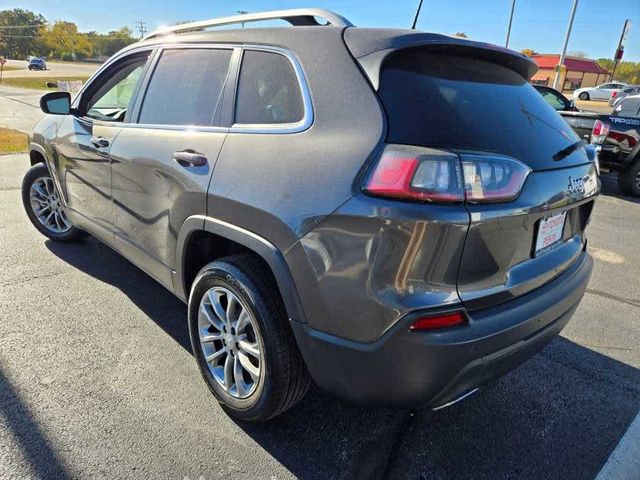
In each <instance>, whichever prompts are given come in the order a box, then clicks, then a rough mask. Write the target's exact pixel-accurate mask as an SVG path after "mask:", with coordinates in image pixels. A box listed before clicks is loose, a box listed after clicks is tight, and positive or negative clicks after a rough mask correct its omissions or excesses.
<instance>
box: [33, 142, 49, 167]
mask: <svg viewBox="0 0 640 480" xmlns="http://www.w3.org/2000/svg"><path fill="white" fill-rule="evenodd" d="M29 161H30V162H31V166H32V167H33V166H34V165H37V164H38V163H44V164H45V165H47V152H46V151H45V149H44V148H43V147H42V145H39V144H37V143H34V142H31V143H30V144H29Z"/></svg>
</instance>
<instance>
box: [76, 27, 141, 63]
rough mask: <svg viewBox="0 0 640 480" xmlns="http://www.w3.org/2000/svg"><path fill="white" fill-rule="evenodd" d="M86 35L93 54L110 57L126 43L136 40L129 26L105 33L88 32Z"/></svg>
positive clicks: (129, 43)
mask: <svg viewBox="0 0 640 480" xmlns="http://www.w3.org/2000/svg"><path fill="white" fill-rule="evenodd" d="M87 37H88V38H89V39H90V41H91V44H92V47H93V48H92V50H93V54H94V55H95V56H97V57H100V56H105V57H110V56H111V55H113V54H114V53H116V52H118V51H119V50H122V49H123V48H124V47H126V46H127V45H131V44H132V43H135V42H136V39H135V38H133V32H132V31H131V29H130V28H129V27H122V28H121V29H120V30H115V31H111V32H109V33H107V34H106V35H105V34H102V33H97V32H89V33H88V34H87Z"/></svg>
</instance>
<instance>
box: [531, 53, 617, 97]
mask: <svg viewBox="0 0 640 480" xmlns="http://www.w3.org/2000/svg"><path fill="white" fill-rule="evenodd" d="M531 58H532V59H533V60H534V61H535V62H536V63H537V64H538V69H539V70H538V72H537V73H536V74H535V75H534V76H533V78H532V79H531V83H534V84H537V85H548V86H550V87H552V86H553V80H554V79H555V76H556V70H555V69H556V65H558V62H559V61H560V55H557V54H547V53H536V54H533V55H531ZM564 65H565V67H566V70H564V71H562V73H561V75H560V85H562V88H559V90H575V89H577V88H583V87H595V86H596V85H600V84H601V83H605V82H608V81H610V80H611V74H610V73H609V72H608V71H607V70H605V69H604V68H602V67H601V66H600V65H598V64H597V63H596V61H595V60H589V59H588V58H577V57H565V58H564Z"/></svg>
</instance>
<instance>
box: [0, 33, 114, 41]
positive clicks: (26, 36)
mask: <svg viewBox="0 0 640 480" xmlns="http://www.w3.org/2000/svg"><path fill="white" fill-rule="evenodd" d="M78 35H80V36H82V37H83V38H86V39H88V40H126V38H124V37H107V36H104V37H95V36H94V37H92V36H89V35H85V34H83V33H78V34H76V35H56V38H58V37H63V38H76V37H77V36H78ZM2 38H41V37H40V35H2Z"/></svg>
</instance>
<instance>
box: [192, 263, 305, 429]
mask: <svg viewBox="0 0 640 480" xmlns="http://www.w3.org/2000/svg"><path fill="white" fill-rule="evenodd" d="M234 296H235V299H236V300H237V304H236V302H235V301H234V302H233V303H234V305H236V307H235V308H233V309H232V310H233V311H234V312H240V313H236V314H232V315H230V316H231V320H230V321H229V319H228V318H227V315H226V310H227V307H228V306H229V303H230V300H229V299H230V298H232V297H234ZM216 299H217V301H216ZM225 299H226V300H225ZM214 303H217V304H218V307H219V309H218V311H219V312H221V315H216V313H215V307H214ZM242 312H246V313H247V314H248V315H249V317H246V316H244V313H242ZM207 314H208V315H207ZM236 315H237V316H236ZM223 317H224V318H223ZM241 318H244V319H245V320H244V322H242V321H241V320H240V319H241ZM212 319H213V320H212ZM234 319H237V321H235V323H234ZM288 321H289V320H288V317H287V314H286V310H285V308H284V304H283V302H282V298H281V297H280V293H279V291H278V288H277V286H276V284H275V281H274V280H273V276H272V275H271V272H270V271H269V270H268V267H267V266H266V265H264V263H263V262H262V260H261V259H260V258H258V257H256V256H254V255H252V254H240V255H233V256H229V257H224V258H222V259H219V260H217V261H214V262H211V263H209V264H208V265H206V266H205V267H203V268H202V270H200V272H199V273H198V275H197V277H196V279H195V281H194V283H193V287H192V289H191V295H190V297H189V334H190V337H191V346H192V348H193V354H194V357H195V358H196V361H197V363H198V366H199V368H200V372H201V373H202V376H203V378H204V380H205V382H206V383H207V386H208V387H209V389H210V390H211V393H213V395H214V396H215V398H216V399H217V400H218V402H219V403H220V405H221V406H222V408H223V409H224V410H225V411H226V412H227V414H229V415H231V416H232V417H235V418H237V419H239V420H243V421H249V422H262V421H266V420H269V419H270V418H273V417H275V416H277V415H280V414H281V413H283V412H284V411H286V410H288V409H289V408H291V407H292V406H294V405H295V404H296V403H298V402H299V401H300V400H301V399H302V398H303V397H304V395H305V394H306V392H307V390H308V389H309V384H310V377H309V374H308V372H307V369H306V366H305V365H304V361H303V360H302V356H301V355H300V352H299V350H298V347H297V344H296V342H295V339H294V336H293V332H292V331H291V328H290V327H289V325H288ZM241 323H242V324H243V325H245V327H241V326H240V325H241ZM214 324H218V325H217V326H214ZM234 325H235V327H236V328H237V330H235V329H234V328H233V326H234ZM241 329H243V330H242V332H241V331H240V330H241ZM229 333H231V335H230V336H229ZM234 336H235V337H234ZM214 337H215V338H217V339H216V340H211V338H214ZM218 337H219V338H218ZM243 337H244V338H245V342H244V343H243V342H242V338H243ZM247 344H249V345H253V347H252V348H256V347H257V348H258V350H259V358H258V357H256V356H252V355H249V354H248V353H246V352H248V351H249V350H248V349H247V348H246V345H247ZM243 345H244V346H243ZM234 348H235V354H234ZM220 352H222V353H220ZM254 353H255V352H254ZM205 355H207V357H208V358H209V359H211V358H212V357H214V356H216V358H215V359H214V360H211V362H210V363H208V362H207V360H206V359H205ZM243 357H244V358H243ZM247 359H250V360H251V366H250V368H249V370H246V369H243V368H244V367H242V366H243V365H246V362H247ZM227 362H231V364H232V365H233V372H231V367H229V369H227V368H226V366H227ZM236 365H240V367H242V368H240V369H239V370H236ZM256 365H257V367H256ZM256 370H257V371H256ZM227 372H228V373H233V375H228V376H227V375H226V374H227ZM238 373H239V375H238ZM221 375H222V376H223V377H224V378H222V379H221ZM238 376H239V378H240V381H239V382H238V381H237V379H238ZM227 379H228V380H227ZM225 380H226V381H225ZM245 380H246V383H245ZM232 382H235V384H232Z"/></svg>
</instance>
